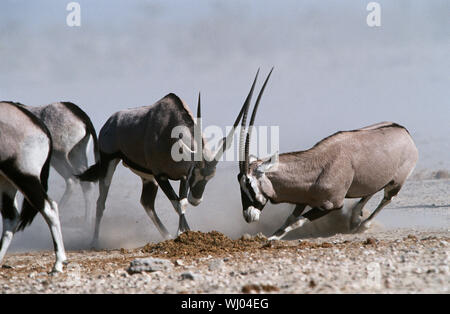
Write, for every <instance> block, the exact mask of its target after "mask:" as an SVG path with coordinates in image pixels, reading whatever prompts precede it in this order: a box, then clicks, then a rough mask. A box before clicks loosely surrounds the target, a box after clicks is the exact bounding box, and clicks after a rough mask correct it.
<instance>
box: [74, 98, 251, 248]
mask: <svg viewBox="0 0 450 314" xmlns="http://www.w3.org/2000/svg"><path fill="white" fill-rule="evenodd" d="M200 107H201V104H200V94H199V98H198V107H197V121H198V123H197V122H196V121H195V119H194V116H193V115H192V113H191V111H190V109H189V108H188V106H187V105H186V104H185V103H184V102H183V101H182V100H181V99H180V98H179V97H178V96H176V95H175V94H172V93H171V94H168V95H166V96H165V97H164V98H162V99H160V100H159V101H157V102H156V103H155V104H153V105H151V106H144V107H139V108H135V109H128V110H122V111H119V112H116V113H115V114H113V115H112V116H111V117H110V118H109V119H108V121H107V122H106V123H105V124H104V125H103V127H102V129H101V130H100V133H99V139H98V142H99V151H100V161H99V162H98V163H96V164H95V165H93V166H91V167H90V168H89V169H88V170H87V171H85V172H84V173H82V174H81V175H79V176H78V177H79V178H80V179H81V180H87V181H97V180H100V182H99V192H100V193H99V197H98V200H97V215H96V222H95V231H94V237H93V242H92V245H93V246H94V247H95V246H97V245H98V237H99V230H100V221H101V219H102V216H103V211H104V210H105V202H106V198H107V195H108V191H109V187H110V184H111V180H112V176H113V173H114V171H115V168H116V166H117V164H118V163H119V161H120V160H122V163H123V165H124V166H125V167H128V168H129V169H130V170H131V171H132V172H134V173H135V174H137V175H138V176H139V177H141V179H142V194H141V204H142V206H143V207H144V209H145V211H146V213H147V214H148V216H149V217H150V219H151V220H152V221H153V223H154V224H155V225H156V227H157V229H158V231H159V232H160V233H161V235H162V236H163V238H164V239H169V238H170V235H169V232H168V231H167V229H166V228H165V227H164V225H163V224H162V222H161V221H160V219H159V218H158V216H157V214H156V212H155V198H156V193H157V190H158V186H160V187H161V189H162V190H163V192H164V193H165V195H166V196H167V197H168V199H169V200H170V201H171V203H172V205H173V207H174V209H175V211H176V212H177V214H178V215H179V224H178V231H177V234H180V233H182V232H184V231H187V230H189V225H188V223H187V221H186V218H185V211H186V207H187V205H188V202H189V203H190V204H191V205H193V206H197V205H199V204H200V202H201V201H202V197H203V192H204V190H205V186H206V184H207V182H208V181H209V180H210V179H211V178H212V177H213V176H214V175H215V171H216V165H217V163H218V160H219V159H220V157H221V156H222V154H223V153H224V151H225V150H226V149H228V148H229V147H230V146H231V142H232V139H233V134H234V131H235V128H236V127H237V125H238V124H239V121H240V119H241V116H242V114H243V111H244V106H242V108H241V111H240V113H239V115H238V117H237V119H236V121H235V123H234V127H233V129H232V130H231V131H230V132H229V133H228V135H227V136H226V137H224V138H223V139H222V142H221V143H220V144H219V146H220V147H219V149H218V150H217V152H215V153H212V152H211V151H210V149H209V148H208V147H207V145H206V140H205V139H204V138H203V136H202V134H201V123H200V121H201V109H200ZM179 127H182V130H183V132H182V133H181V134H179V136H178V137H173V132H174V130H176V129H177V128H179ZM194 129H197V132H198V133H196V134H200V136H197V137H198V139H196V138H195V133H194V131H195V130H194ZM175 133H176V132H175ZM174 148H178V149H175V151H178V150H179V151H181V152H182V154H183V155H186V156H185V157H188V158H183V159H182V160H179V161H175V160H174V159H173V154H172V150H173V149H174ZM199 153H200V154H199ZM199 155H200V157H199V158H195V156H199ZM169 179H170V180H179V181H180V188H179V195H177V194H176V192H175V191H174V189H173V188H172V186H171V184H170V182H169ZM188 192H189V195H188Z"/></svg>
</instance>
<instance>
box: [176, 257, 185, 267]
mask: <svg viewBox="0 0 450 314" xmlns="http://www.w3.org/2000/svg"><path fill="white" fill-rule="evenodd" d="M175 265H176V266H184V262H183V260H182V259H177V260H176V261H175Z"/></svg>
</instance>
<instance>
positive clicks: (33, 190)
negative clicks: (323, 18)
mask: <svg viewBox="0 0 450 314" xmlns="http://www.w3.org/2000/svg"><path fill="white" fill-rule="evenodd" d="M13 177H14V178H15V180H14V185H15V186H16V187H17V188H18V189H19V190H20V191H21V192H22V194H23V196H24V198H25V199H26V201H27V202H25V201H24V203H23V204H24V205H23V208H22V214H23V213H24V211H25V206H31V207H32V208H34V209H35V210H37V211H39V212H40V213H41V214H42V216H43V217H44V219H45V221H46V222H47V225H48V226H49V229H50V233H51V235H52V239H53V246H54V249H55V254H56V262H55V264H54V266H53V272H61V271H62V267H63V263H64V262H65V261H66V260H67V258H66V253H65V250H64V243H63V237H62V232H61V223H60V221H59V212H58V206H57V204H56V203H55V202H54V201H52V200H51V199H50V198H49V197H48V195H47V193H46V192H45V190H44V187H43V186H42V183H41V180H40V178H38V177H36V176H32V175H27V174H23V173H15V174H14V176H13ZM22 214H21V215H22ZM26 218H27V217H24V218H22V219H25V221H26ZM22 219H21V220H22ZM31 220H32V217H31ZM31 220H29V222H28V223H30V222H31ZM24 227H25V226H24ZM18 228H19V229H20V228H21V226H20V223H19V227H18Z"/></svg>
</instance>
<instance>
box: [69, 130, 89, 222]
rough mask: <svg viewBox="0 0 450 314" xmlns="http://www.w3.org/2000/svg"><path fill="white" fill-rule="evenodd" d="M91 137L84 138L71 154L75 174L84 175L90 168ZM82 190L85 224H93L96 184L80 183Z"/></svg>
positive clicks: (70, 158)
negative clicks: (88, 155)
mask: <svg viewBox="0 0 450 314" xmlns="http://www.w3.org/2000/svg"><path fill="white" fill-rule="evenodd" d="M89 138H90V136H86V137H84V138H83V139H82V140H81V141H80V142H79V143H78V144H77V145H75V146H74V148H73V149H72V150H71V151H70V153H69V160H70V163H71V165H72V168H73V169H74V171H75V173H82V172H84V171H85V170H86V169H87V168H88V157H87V148H88V144H89ZM80 185H81V189H82V191H83V196H84V208H85V211H84V221H85V223H89V224H90V223H91V219H92V212H93V210H92V209H93V207H94V204H93V198H94V195H93V192H94V185H95V184H94V183H93V182H88V181H81V182H80Z"/></svg>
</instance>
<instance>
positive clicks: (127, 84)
mask: <svg viewBox="0 0 450 314" xmlns="http://www.w3.org/2000/svg"><path fill="white" fill-rule="evenodd" d="M69 2H70V1H61V0H59V1H56V0H55V1H25V0H22V1H20V0H6V1H5V0H3V1H2V2H1V4H0V99H4V100H14V101H20V102H23V103H26V104H29V105H41V104H45V103H50V102H54V101H59V100H66V101H72V102H75V103H77V104H78V105H80V106H81V107H82V108H83V109H84V110H85V111H86V112H87V113H88V114H89V115H90V116H91V117H92V120H93V121H94V124H95V126H96V128H97V129H98V130H99V129H100V127H101V126H102V125H103V123H104V122H105V121H106V119H107V118H108V117H109V116H110V115H111V114H112V113H114V112H115V111H117V110H120V109H123V108H129V107H136V106H140V105H147V104H152V103H154V102H155V101H157V100H158V99H160V98H161V97H163V96H164V95H166V94H167V93H169V92H175V93H176V94H178V95H179V96H180V97H181V98H183V99H184V100H185V101H186V102H187V103H188V104H193V103H195V101H196V95H197V93H198V91H199V90H201V91H202V96H203V97H202V99H203V104H204V108H203V116H204V122H203V124H204V126H206V125H208V124H216V125H220V126H226V125H230V124H231V123H232V121H233V120H234V118H235V115H236V114H237V112H238V110H239V108H240V106H241V104H242V102H243V100H244V98H245V96H246V94H247V92H248V89H249V86H250V83H251V80H252V78H253V76H254V73H255V72H256V69H257V68H258V67H260V66H261V70H262V74H263V76H265V74H266V73H267V72H268V71H269V70H270V67H272V66H275V71H274V73H273V76H272V79H271V82H270V84H269V86H268V88H267V90H266V93H265V97H264V98H263V101H262V105H261V108H260V111H259V113H258V117H257V123H258V124H260V125H278V126H280V137H281V138H280V150H281V152H283V151H292V150H302V149H307V148H309V147H310V146H312V145H313V144H314V143H315V142H317V141H319V140H320V139H321V138H323V137H325V136H328V135H330V134H331V133H334V132H335V131H338V130H346V129H353V128H357V127H362V126H365V125H369V124H372V123H375V122H379V121H395V122H398V123H400V124H403V125H404V126H406V127H407V128H408V129H409V130H410V132H411V134H412V135H413V137H414V139H415V140H416V143H417V145H418V147H419V150H420V163H419V166H422V167H432V168H437V167H447V168H448V167H450V102H449V99H450V97H449V96H450V88H449V86H450V84H449V83H450V79H449V74H448V73H449V70H450V54H449V52H450V51H449V48H450V42H449V39H450V36H449V35H450V34H449V30H450V20H449V19H448V12H450V2H449V1H445V0H443V1H410V0H405V1H378V2H379V3H380V5H381V27H375V28H371V27H368V26H367V24H366V17H367V14H368V13H369V12H368V11H367V10H366V5H367V3H368V2H369V1H317V0H316V1H297V0H293V1H286V0H284V1H261V0H258V1H256V0H255V1H243V0H241V1H230V0H227V1H211V0H208V1H207V0H203V1H199V0H197V1H186V0H184V1H106V0H105V1H103V0H102V1H99V0H95V1H93V0H89V1H78V2H79V3H80V5H81V27H69V26H67V25H66V16H67V14H68V13H69V12H68V11H66V5H67V3H69ZM260 80H262V79H260ZM260 84H261V82H260ZM191 107H193V106H192V105H191Z"/></svg>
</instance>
